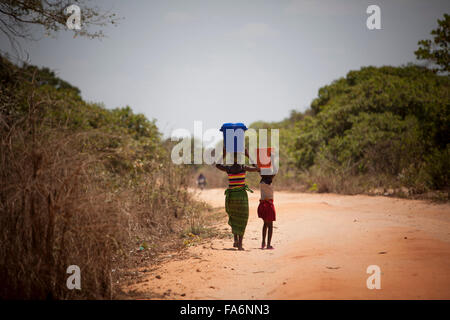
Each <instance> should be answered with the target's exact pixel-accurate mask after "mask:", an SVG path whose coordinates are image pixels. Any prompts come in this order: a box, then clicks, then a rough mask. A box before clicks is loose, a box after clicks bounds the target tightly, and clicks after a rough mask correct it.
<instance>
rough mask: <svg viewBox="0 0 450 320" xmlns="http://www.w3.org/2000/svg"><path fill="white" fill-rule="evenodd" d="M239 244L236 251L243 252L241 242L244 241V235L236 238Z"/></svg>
mask: <svg viewBox="0 0 450 320" xmlns="http://www.w3.org/2000/svg"><path fill="white" fill-rule="evenodd" d="M238 239H239V243H238V250H244V248H243V247H242V240H244V235H241V236H238Z"/></svg>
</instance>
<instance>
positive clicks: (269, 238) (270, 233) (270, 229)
mask: <svg viewBox="0 0 450 320" xmlns="http://www.w3.org/2000/svg"><path fill="white" fill-rule="evenodd" d="M267 227H268V228H269V232H268V233H267V249H272V248H273V247H272V246H271V245H270V242H271V241H272V233H273V222H272V221H271V222H267Z"/></svg>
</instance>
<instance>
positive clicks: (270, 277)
mask: <svg viewBox="0 0 450 320" xmlns="http://www.w3.org/2000/svg"><path fill="white" fill-rule="evenodd" d="M199 197H200V198H201V199H203V200H205V201H206V202H208V203H210V204H211V205H212V206H214V207H222V208H223V207H224V195H223V190H222V189H220V190H219V189H211V190H204V191H202V192H201V193H199ZM258 199H259V190H255V192H254V193H253V194H252V193H249V202H250V219H249V223H248V226H247V230H246V234H245V237H244V248H245V249H246V251H236V250H234V249H233V247H232V239H214V240H212V241H210V242H209V243H206V244H205V243H203V244H201V245H198V246H193V247H190V248H188V249H187V251H188V255H187V258H186V259H182V260H169V261H167V262H165V263H163V264H161V265H160V266H159V267H158V268H157V269H155V270H152V271H151V272H150V273H147V275H146V279H145V282H141V283H138V284H134V285H132V286H129V287H127V288H126V290H127V291H129V290H132V291H134V292H135V293H142V294H143V296H145V295H146V293H148V292H152V293H154V294H157V295H158V296H159V297H160V298H161V297H162V298H165V299H450V204H433V203H430V202H425V201H418V200H405V199H396V198H389V197H372V196H364V195H357V196H345V195H336V194H304V193H289V192H276V193H275V201H274V203H275V208H276V211H277V221H276V222H274V226H275V229H274V235H273V246H274V247H275V250H261V249H259V247H260V244H261V228H262V221H261V220H260V219H258V217H257V213H256V209H257V205H258ZM225 228H227V229H228V230H229V226H228V225H227V224H226V222H224V223H223V225H221V226H220V227H219V229H222V230H223V229H225ZM370 265H377V266H379V267H380V269H381V289H379V290H377V289H372V290H369V289H368V288H367V285H366V281H367V278H368V277H369V276H370V274H367V273H366V270H367V267H368V266H370ZM143 267H145V266H143Z"/></svg>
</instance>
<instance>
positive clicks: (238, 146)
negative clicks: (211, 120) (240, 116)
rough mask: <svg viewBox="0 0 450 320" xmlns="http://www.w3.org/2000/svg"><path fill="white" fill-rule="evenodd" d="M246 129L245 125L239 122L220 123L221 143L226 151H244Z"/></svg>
mask: <svg viewBox="0 0 450 320" xmlns="http://www.w3.org/2000/svg"><path fill="white" fill-rule="evenodd" d="M246 130H247V127H246V126H245V124H243V123H241V122H238V123H224V124H223V125H222V127H221V128H220V131H222V132H223V145H224V146H225V151H226V152H244V150H245V131H246ZM227 132H228V133H227Z"/></svg>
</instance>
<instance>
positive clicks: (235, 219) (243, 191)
mask: <svg viewBox="0 0 450 320" xmlns="http://www.w3.org/2000/svg"><path fill="white" fill-rule="evenodd" d="M228 181H229V187H228V189H226V190H225V211H226V212H227V214H228V224H229V225H230V227H231V231H232V233H233V234H237V235H241V236H243V235H244V233H245V228H246V227H247V222H248V196H247V190H248V191H250V192H253V191H252V190H250V189H249V188H248V186H247V185H246V184H245V171H243V172H240V173H228Z"/></svg>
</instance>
